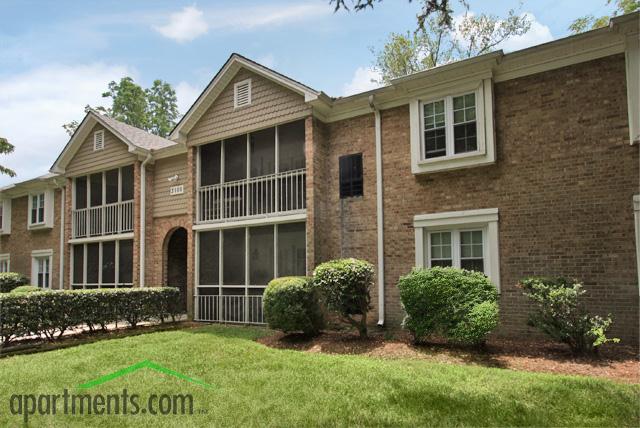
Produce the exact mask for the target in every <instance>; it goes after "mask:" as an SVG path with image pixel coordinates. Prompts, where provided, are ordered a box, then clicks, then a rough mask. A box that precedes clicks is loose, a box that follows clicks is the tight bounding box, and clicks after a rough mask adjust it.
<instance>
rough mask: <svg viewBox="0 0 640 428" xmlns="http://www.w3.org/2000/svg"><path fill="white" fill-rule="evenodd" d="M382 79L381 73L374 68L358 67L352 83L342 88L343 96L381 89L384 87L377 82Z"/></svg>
mask: <svg viewBox="0 0 640 428" xmlns="http://www.w3.org/2000/svg"><path fill="white" fill-rule="evenodd" d="M381 79H382V76H381V74H380V72H378V71H376V70H374V69H373V68H371V67H358V68H357V69H356V71H355V72H354V73H353V78H352V79H351V82H349V83H345V84H344V86H343V88H342V95H343V96H347V95H353V94H357V93H360V92H365V91H368V90H371V89H376V88H379V87H380V86H382V85H381V84H380V83H377V81H380V80H381ZM374 80H375V81H374Z"/></svg>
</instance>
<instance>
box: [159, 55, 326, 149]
mask: <svg viewBox="0 0 640 428" xmlns="http://www.w3.org/2000/svg"><path fill="white" fill-rule="evenodd" d="M242 68H244V69H246V70H249V71H251V72H253V73H255V74H257V75H259V76H262V77H264V78H266V79H269V80H271V81H272V82H275V83H277V84H279V85H281V86H284V87H285V88H287V89H290V90H291V91H293V92H295V93H297V94H300V95H302V96H303V97H304V100H305V102H310V101H314V100H316V99H318V97H320V95H321V93H320V92H317V91H315V90H313V89H311V88H309V87H307V86H305V85H303V84H302V83H299V82H296V81H295V80H292V79H289V78H288V77H285V76H283V75H281V74H279V73H276V72H275V71H273V70H270V69H268V68H267V67H264V66H262V65H260V64H258V63H255V62H253V61H250V60H248V59H246V58H244V57H242V56H240V55H238V54H233V55H231V57H230V58H229V60H228V61H227V62H226V63H225V65H224V66H223V67H222V68H221V69H220V71H219V72H218V74H216V75H215V77H214V78H213V80H212V81H211V82H210V83H209V85H208V86H207V87H206V88H205V90H204V91H203V92H202V93H201V94H200V96H199V97H198V99H197V100H196V101H195V103H193V105H192V106H191V108H190V109H189V111H187V113H186V114H185V115H184V117H183V118H182V119H181V120H180V122H179V123H178V125H176V127H175V128H174V129H173V131H172V132H171V135H170V138H171V139H172V140H177V141H180V140H181V139H184V136H185V135H186V134H188V133H189V131H190V130H191V129H192V128H193V127H194V126H195V124H196V123H197V122H198V120H199V119H200V118H201V117H202V115H203V114H204V113H205V112H206V111H207V110H208V109H209V107H211V105H212V104H213V103H214V101H215V100H216V99H217V98H218V96H219V95H220V93H221V92H222V90H223V89H224V88H225V87H226V86H227V84H228V83H229V82H230V81H231V79H233V77H234V76H235V75H236V74H237V73H238V71H240V70H241V69H242Z"/></svg>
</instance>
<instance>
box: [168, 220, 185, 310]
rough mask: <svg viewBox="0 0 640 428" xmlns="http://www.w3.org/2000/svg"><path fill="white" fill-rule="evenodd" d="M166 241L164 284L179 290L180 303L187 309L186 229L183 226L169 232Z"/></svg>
mask: <svg viewBox="0 0 640 428" xmlns="http://www.w3.org/2000/svg"><path fill="white" fill-rule="evenodd" d="M167 239H168V241H167V242H166V246H165V251H166V258H165V260H166V267H165V272H166V274H165V285H166V286H168V287H176V288H178V289H179V290H180V305H181V307H182V309H184V310H186V309H187V231H186V229H184V228H183V227H179V228H177V229H174V230H173V231H172V232H169V236H168V238H167Z"/></svg>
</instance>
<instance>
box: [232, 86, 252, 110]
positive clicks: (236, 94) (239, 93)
mask: <svg viewBox="0 0 640 428" xmlns="http://www.w3.org/2000/svg"><path fill="white" fill-rule="evenodd" d="M249 104H251V79H246V80H243V81H242V82H238V83H236V84H235V85H233V107H234V108H238V107H244V106H248V105H249Z"/></svg>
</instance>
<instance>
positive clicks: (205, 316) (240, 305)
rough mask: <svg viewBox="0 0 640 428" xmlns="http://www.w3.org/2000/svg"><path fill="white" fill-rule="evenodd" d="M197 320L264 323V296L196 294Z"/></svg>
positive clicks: (195, 312)
mask: <svg viewBox="0 0 640 428" xmlns="http://www.w3.org/2000/svg"><path fill="white" fill-rule="evenodd" d="M194 309H195V311H194V320H195V321H208V322H225V323H238V324H264V315H263V311H262V296H260V295H256V296H246V295H233V296H224V295H223V296H220V295H200V296H195V308H194Z"/></svg>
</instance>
